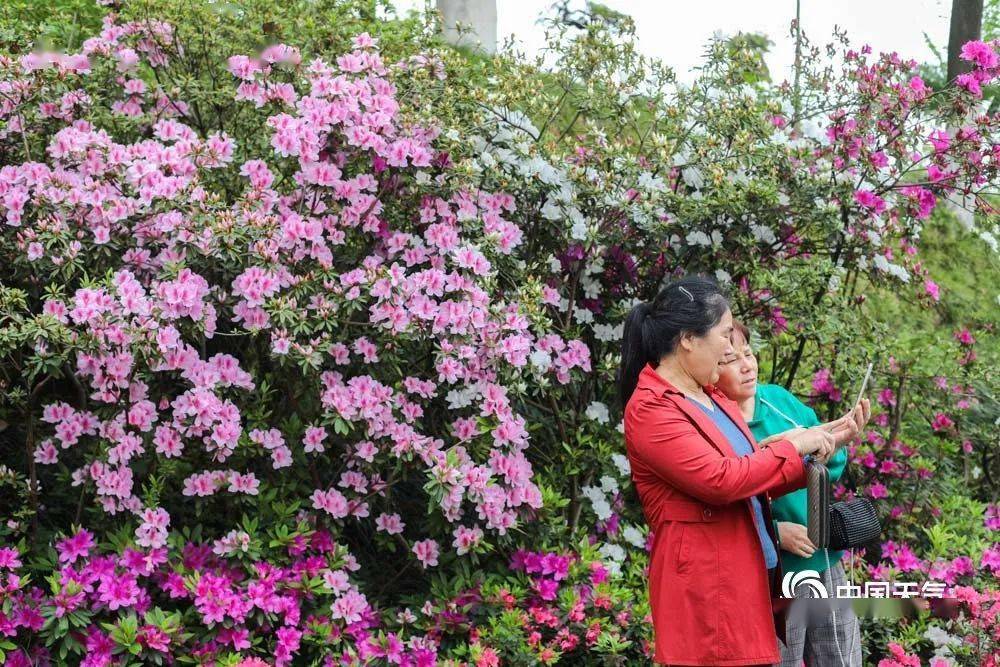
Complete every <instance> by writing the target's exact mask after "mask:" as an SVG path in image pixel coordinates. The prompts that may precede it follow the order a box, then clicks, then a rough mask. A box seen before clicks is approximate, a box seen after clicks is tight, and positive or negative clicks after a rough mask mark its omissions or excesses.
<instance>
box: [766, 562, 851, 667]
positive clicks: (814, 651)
mask: <svg viewBox="0 0 1000 667" xmlns="http://www.w3.org/2000/svg"><path fill="white" fill-rule="evenodd" d="M820 576H821V577H822V579H823V583H824V584H825V585H826V590H827V591H828V592H829V595H830V599H827V600H822V599H816V598H815V597H814V593H813V591H812V589H811V588H809V587H806V586H800V587H799V588H798V589H796V591H795V600H794V601H793V602H792V604H791V605H790V608H789V610H788V617H787V620H786V621H785V623H786V625H785V637H786V639H788V644H787V645H786V644H784V643H783V642H781V641H780V640H779V641H778V645H779V648H780V649H781V667H802V662H803V660H804V661H805V664H806V667H861V664H862V660H861V628H860V624H859V623H858V617H857V616H856V615H855V614H854V609H852V607H851V600H849V599H846V598H845V599H837V598H836V595H837V587H838V586H844V585H846V584H847V579H846V577H845V576H844V566H843V565H841V563H840V561H838V562H836V563H834V564H833V565H832V566H831V567H830V569H829V570H827V571H825V572H821V573H820Z"/></svg>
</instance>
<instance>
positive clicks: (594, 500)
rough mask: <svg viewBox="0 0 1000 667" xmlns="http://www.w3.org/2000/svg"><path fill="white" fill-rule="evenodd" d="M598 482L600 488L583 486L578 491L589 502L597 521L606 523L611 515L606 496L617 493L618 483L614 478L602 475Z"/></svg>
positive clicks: (609, 504)
mask: <svg viewBox="0 0 1000 667" xmlns="http://www.w3.org/2000/svg"><path fill="white" fill-rule="evenodd" d="M599 481H600V486H585V487H583V488H582V489H580V492H581V493H582V494H583V495H584V497H585V498H587V500H589V501H590V506H591V507H592V508H593V510H594V514H596V515H597V518H598V520H600V521H607V520H608V519H610V518H611V514H612V512H611V503H610V502H609V501H608V496H609V495H614V494H615V493H618V482H617V481H616V480H615V478H614V477H609V476H608V475H604V476H603V477H601V479H600V480H599Z"/></svg>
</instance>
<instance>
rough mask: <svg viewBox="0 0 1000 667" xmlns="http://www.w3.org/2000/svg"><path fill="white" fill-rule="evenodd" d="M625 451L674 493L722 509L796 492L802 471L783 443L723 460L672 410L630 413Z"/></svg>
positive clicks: (651, 408) (649, 408)
mask: <svg viewBox="0 0 1000 667" xmlns="http://www.w3.org/2000/svg"><path fill="white" fill-rule="evenodd" d="M631 416H632V417H633V419H631V420H630V421H631V422H632V424H630V426H631V428H630V429H629V430H630V431H631V432H630V433H629V436H630V437H629V438H628V439H627V446H628V447H629V448H630V449H631V450H632V455H633V456H634V457H635V459H636V460H637V461H640V462H642V463H643V464H644V465H645V466H646V467H647V468H649V469H650V470H651V471H652V472H653V473H654V474H655V475H656V476H657V477H659V478H661V479H662V480H663V481H665V482H667V483H668V484H670V485H672V486H674V487H676V488H677V489H679V490H680V491H682V492H684V493H686V494H688V495H690V496H694V497H695V498H698V499H699V500H701V501H703V502H706V503H709V504H712V505H726V504H728V503H732V502H735V501H737V500H743V499H744V498H749V497H750V496H755V495H757V494H759V493H763V492H765V491H770V490H773V489H781V488H787V487H789V486H791V487H792V488H801V487H802V486H803V485H804V484H805V466H804V465H803V463H802V458H801V457H800V456H799V453H798V451H797V450H796V449H795V445H793V444H792V443H791V442H790V441H788V440H778V441H776V442H773V443H771V444H770V446H768V447H765V448H764V449H761V450H759V451H757V452H754V453H753V454H750V455H747V456H732V457H729V456H723V454H722V453H721V452H719V450H717V449H716V448H715V447H714V446H713V445H712V444H711V443H710V442H709V441H708V440H707V439H706V438H705V437H704V436H703V435H702V434H701V432H700V431H698V429H697V428H696V427H695V425H694V424H692V423H691V422H690V421H689V420H688V418H687V417H686V416H685V415H683V414H681V413H679V412H678V411H677V410H675V409H670V408H669V407H665V406H663V405H662V404H660V405H649V404H646V405H643V406H640V407H639V409H638V410H636V411H635V412H633V413H632V415H631Z"/></svg>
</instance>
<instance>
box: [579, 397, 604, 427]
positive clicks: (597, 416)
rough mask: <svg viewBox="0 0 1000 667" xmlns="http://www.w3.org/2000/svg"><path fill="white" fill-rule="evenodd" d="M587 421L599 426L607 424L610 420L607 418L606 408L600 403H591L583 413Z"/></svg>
mask: <svg viewBox="0 0 1000 667" xmlns="http://www.w3.org/2000/svg"><path fill="white" fill-rule="evenodd" d="M584 414H585V415H586V416H587V419H593V420H594V421H596V422H597V423H599V424H607V423H608V422H609V421H611V420H610V418H609V416H608V406H607V405H605V404H604V403H601V402H600V401H591V403H590V405H588V406H587V410H586V411H585V412H584Z"/></svg>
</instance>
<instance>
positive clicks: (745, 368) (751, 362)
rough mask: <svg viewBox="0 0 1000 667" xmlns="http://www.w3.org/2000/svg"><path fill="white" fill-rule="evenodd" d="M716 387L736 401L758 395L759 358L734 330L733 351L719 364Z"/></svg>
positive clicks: (741, 335)
mask: <svg viewBox="0 0 1000 667" xmlns="http://www.w3.org/2000/svg"><path fill="white" fill-rule="evenodd" d="M716 386H717V387H718V388H719V389H721V390H722V393H724V394H725V395H726V396H728V397H729V398H731V399H733V400H734V401H742V400H745V399H748V398H750V397H752V396H753V395H754V394H755V393H757V357H755V356H754V353H753V350H751V349H750V343H749V342H748V341H747V340H746V339H745V338H744V337H743V334H741V333H740V332H739V331H737V330H736V329H733V351H732V353H731V354H728V355H726V356H725V357H724V358H723V359H722V361H721V362H720V363H719V381H718V382H717V383H716Z"/></svg>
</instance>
